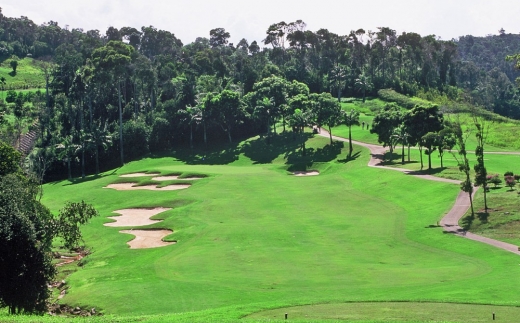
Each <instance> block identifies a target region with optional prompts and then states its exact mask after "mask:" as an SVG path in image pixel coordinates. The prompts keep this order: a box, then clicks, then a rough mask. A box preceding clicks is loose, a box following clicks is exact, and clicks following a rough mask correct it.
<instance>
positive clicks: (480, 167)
mask: <svg viewBox="0 0 520 323" xmlns="http://www.w3.org/2000/svg"><path fill="white" fill-rule="evenodd" d="M473 123H474V124H475V128H476V129H477V132H476V133H475V136H476V138H477V147H476V148H475V157H477V163H476V164H475V166H474V170H475V185H477V186H482V187H483V188H484V209H485V212H486V213H487V211H488V205H487V170H486V165H485V163H484V145H485V144H486V139H487V134H488V131H489V127H486V121H485V120H484V119H483V118H477V117H473Z"/></svg>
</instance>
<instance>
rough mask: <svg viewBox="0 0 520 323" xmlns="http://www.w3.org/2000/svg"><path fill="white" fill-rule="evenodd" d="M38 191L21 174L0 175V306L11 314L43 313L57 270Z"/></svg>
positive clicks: (49, 218)
mask: <svg viewBox="0 0 520 323" xmlns="http://www.w3.org/2000/svg"><path fill="white" fill-rule="evenodd" d="M37 192H38V188H37V185H36V184H35V183H33V182H30V181H29V180H27V179H26V178H24V177H23V176H19V175H14V174H7V175H4V176H0V241H2V243H0V272H1V273H2V275H0V307H8V308H9V313H10V314H21V313H38V314H40V313H43V312H44V311H45V310H46V308H47V303H46V302H47V299H48V297H49V296H50V294H51V291H50V289H49V288H48V284H49V283H50V282H51V280H52V279H53V278H54V276H55V273H56V270H55V268H54V265H53V264H52V252H51V247H52V239H53V237H54V225H53V216H52V214H51V212H50V211H49V210H48V209H47V208H46V207H45V206H43V205H42V204H41V203H40V202H38V201H37V200H36V195H37Z"/></svg>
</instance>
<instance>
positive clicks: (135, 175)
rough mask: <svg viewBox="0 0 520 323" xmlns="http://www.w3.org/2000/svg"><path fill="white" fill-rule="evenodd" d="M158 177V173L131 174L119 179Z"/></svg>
mask: <svg viewBox="0 0 520 323" xmlns="http://www.w3.org/2000/svg"><path fill="white" fill-rule="evenodd" d="M155 175H159V173H131V174H124V175H121V176H119V177H146V176H155Z"/></svg>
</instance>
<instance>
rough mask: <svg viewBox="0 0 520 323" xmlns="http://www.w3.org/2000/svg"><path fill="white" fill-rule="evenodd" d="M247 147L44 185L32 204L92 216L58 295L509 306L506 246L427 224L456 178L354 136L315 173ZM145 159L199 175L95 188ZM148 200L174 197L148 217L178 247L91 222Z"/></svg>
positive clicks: (227, 305) (126, 301)
mask: <svg viewBox="0 0 520 323" xmlns="http://www.w3.org/2000/svg"><path fill="white" fill-rule="evenodd" d="M326 143H327V140H326V139H324V138H316V139H313V140H312V142H311V146H315V147H316V149H315V150H314V151H315V152H316V150H317V148H318V147H323V146H324V145H325V144H326ZM254 144H255V145H256V147H257V148H258V146H260V145H261V144H260V143H258V142H256V143H254ZM250 146H251V145H244V150H245V151H246V152H247V153H246V155H239V158H238V160H236V161H235V162H233V163H232V164H229V165H213V166H211V165H186V164H184V163H182V162H180V161H178V160H175V159H173V158H161V159H144V160H142V161H139V162H133V163H129V164H128V165H126V166H125V167H123V168H121V169H118V170H115V172H116V173H107V174H104V177H102V178H100V179H96V180H88V181H85V182H82V183H77V184H71V183H70V182H68V181H64V182H59V183H53V184H49V185H47V186H46V188H45V195H44V203H45V204H46V205H48V206H49V207H51V208H52V209H53V210H54V211H56V210H57V209H58V208H59V207H60V206H61V205H62V204H63V202H64V201H65V200H72V201H78V200H80V199H85V200H86V201H87V202H89V203H93V204H94V205H95V206H96V207H97V208H98V209H99V210H100V212H101V215H102V217H101V218H98V219H95V220H93V221H92V223H91V224H90V225H88V226H87V227H85V230H84V232H85V238H86V240H87V241H88V244H89V245H90V246H92V247H93V251H94V253H93V254H92V255H91V256H89V258H88V262H87V264H86V266H85V267H84V268H82V269H81V270H79V271H78V272H77V273H75V274H74V275H72V276H71V277H70V279H69V284H70V286H71V289H70V292H69V294H67V297H66V298H65V301H66V302H67V303H71V304H88V305H90V306H96V307H98V308H102V309H103V310H104V311H105V312H106V313H119V314H125V315H129V314H141V313H142V314H157V313H172V312H188V311H201V310H209V309H211V310H209V311H206V312H200V313H199V314H193V317H199V318H203V317H207V315H210V316H211V317H219V316H222V317H227V318H232V317H240V316H241V315H245V314H248V313H251V312H254V311H257V310H260V309H262V308H275V307H282V306H290V305H296V304H309V303H323V302H344V301H364V300H371V301H388V300H433V301H450V302H470V303H471V302H477V303H493V304H511V305H518V301H517V300H516V298H515V295H517V293H518V291H519V290H520V282H518V281H517V280H511V278H510V277H514V276H515V275H518V271H519V268H518V265H517V262H518V261H517V258H516V256H515V255H512V254H508V253H507V252H504V251H500V250H497V249H494V248H491V247H488V246H486V245H482V244H479V243H475V242H471V241H466V240H465V239H460V238H457V237H453V236H447V235H444V234H442V231H441V229H440V228H429V226H430V225H434V224H435V223H436V222H437V221H438V220H439V219H440V217H441V216H442V215H443V214H444V213H445V212H446V211H447V210H448V209H449V208H450V207H451V204H452V203H453V199H454V196H455V195H456V194H457V192H458V187H457V186H456V185H449V184H442V183H430V182H427V183H426V182H424V181H422V180H419V179H415V178H412V177H410V176H406V175H403V174H400V173H398V172H391V171H385V170H380V169H372V168H368V167H366V163H367V161H368V158H369V156H368V151H367V150H365V149H359V148H357V150H356V153H359V154H356V155H357V156H358V157H357V159H355V160H353V161H350V162H348V163H344V162H338V159H339V160H342V159H343V158H344V157H343V156H345V154H346V151H345V149H343V151H342V153H341V155H339V156H337V158H334V159H332V160H331V161H329V162H324V163H321V164H317V165H313V166H312V168H319V169H321V170H322V174H321V175H320V176H317V177H308V178H295V177H292V176H288V175H287V174H286V171H285V168H286V167H287V165H285V164H283V162H284V159H283V157H277V158H273V163H272V164H258V165H252V162H255V161H258V160H257V159H258V158H257V157H258V156H256V155H254V154H253V153H252V151H253V150H251V149H250V150H247V149H245V148H247V147H250ZM253 146H254V145H253ZM311 151H312V150H311ZM289 158H295V157H294V155H293V157H291V155H289ZM143 170H148V171H160V172H163V173H172V172H194V173H204V174H207V175H210V177H209V178H207V179H203V180H199V181H196V182H194V183H193V184H194V185H193V187H191V188H189V189H187V190H184V191H177V192H148V191H131V192H118V191H113V190H108V189H103V188H102V187H103V186H105V185H106V184H108V183H111V182H115V181H118V180H119V178H118V177H117V174H122V173H129V172H134V171H143ZM411 192H413V194H411ZM152 206H176V208H175V209H174V210H172V211H169V212H166V213H164V214H162V215H161V216H162V217H165V218H166V220H165V222H163V223H161V224H155V225H153V227H165V228H171V229H173V230H175V233H174V234H173V235H172V236H171V238H172V239H176V240H178V241H179V243H178V244H177V245H174V246H170V247H165V248H159V249H149V250H130V249H128V247H127V246H126V244H125V242H126V241H128V240H129V239H131V236H129V235H123V234H120V233H118V231H119V230H118V229H117V228H107V227H104V226H102V223H103V222H106V221H107V220H106V217H108V216H110V215H113V214H111V212H112V211H113V210H116V209H121V208H128V207H152ZM100 295H104V296H103V297H100ZM219 308H221V309H219ZM190 315H191V314H190Z"/></svg>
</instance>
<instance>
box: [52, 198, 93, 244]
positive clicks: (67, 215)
mask: <svg viewBox="0 0 520 323" xmlns="http://www.w3.org/2000/svg"><path fill="white" fill-rule="evenodd" d="M95 216H99V213H98V212H97V211H96V209H95V208H94V207H93V206H92V205H89V204H87V203H85V201H81V202H79V203H71V202H68V203H67V204H65V206H64V207H63V208H62V209H61V210H60V212H59V215H58V218H57V222H56V223H57V224H56V230H57V235H58V236H59V237H61V238H62V239H63V241H64V246H65V248H68V249H69V250H73V249H76V248H78V247H80V245H79V243H80V242H81V241H82V242H84V241H83V236H82V234H81V230H80V225H83V224H87V223H88V221H89V220H90V219H91V218H93V217H95Z"/></svg>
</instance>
